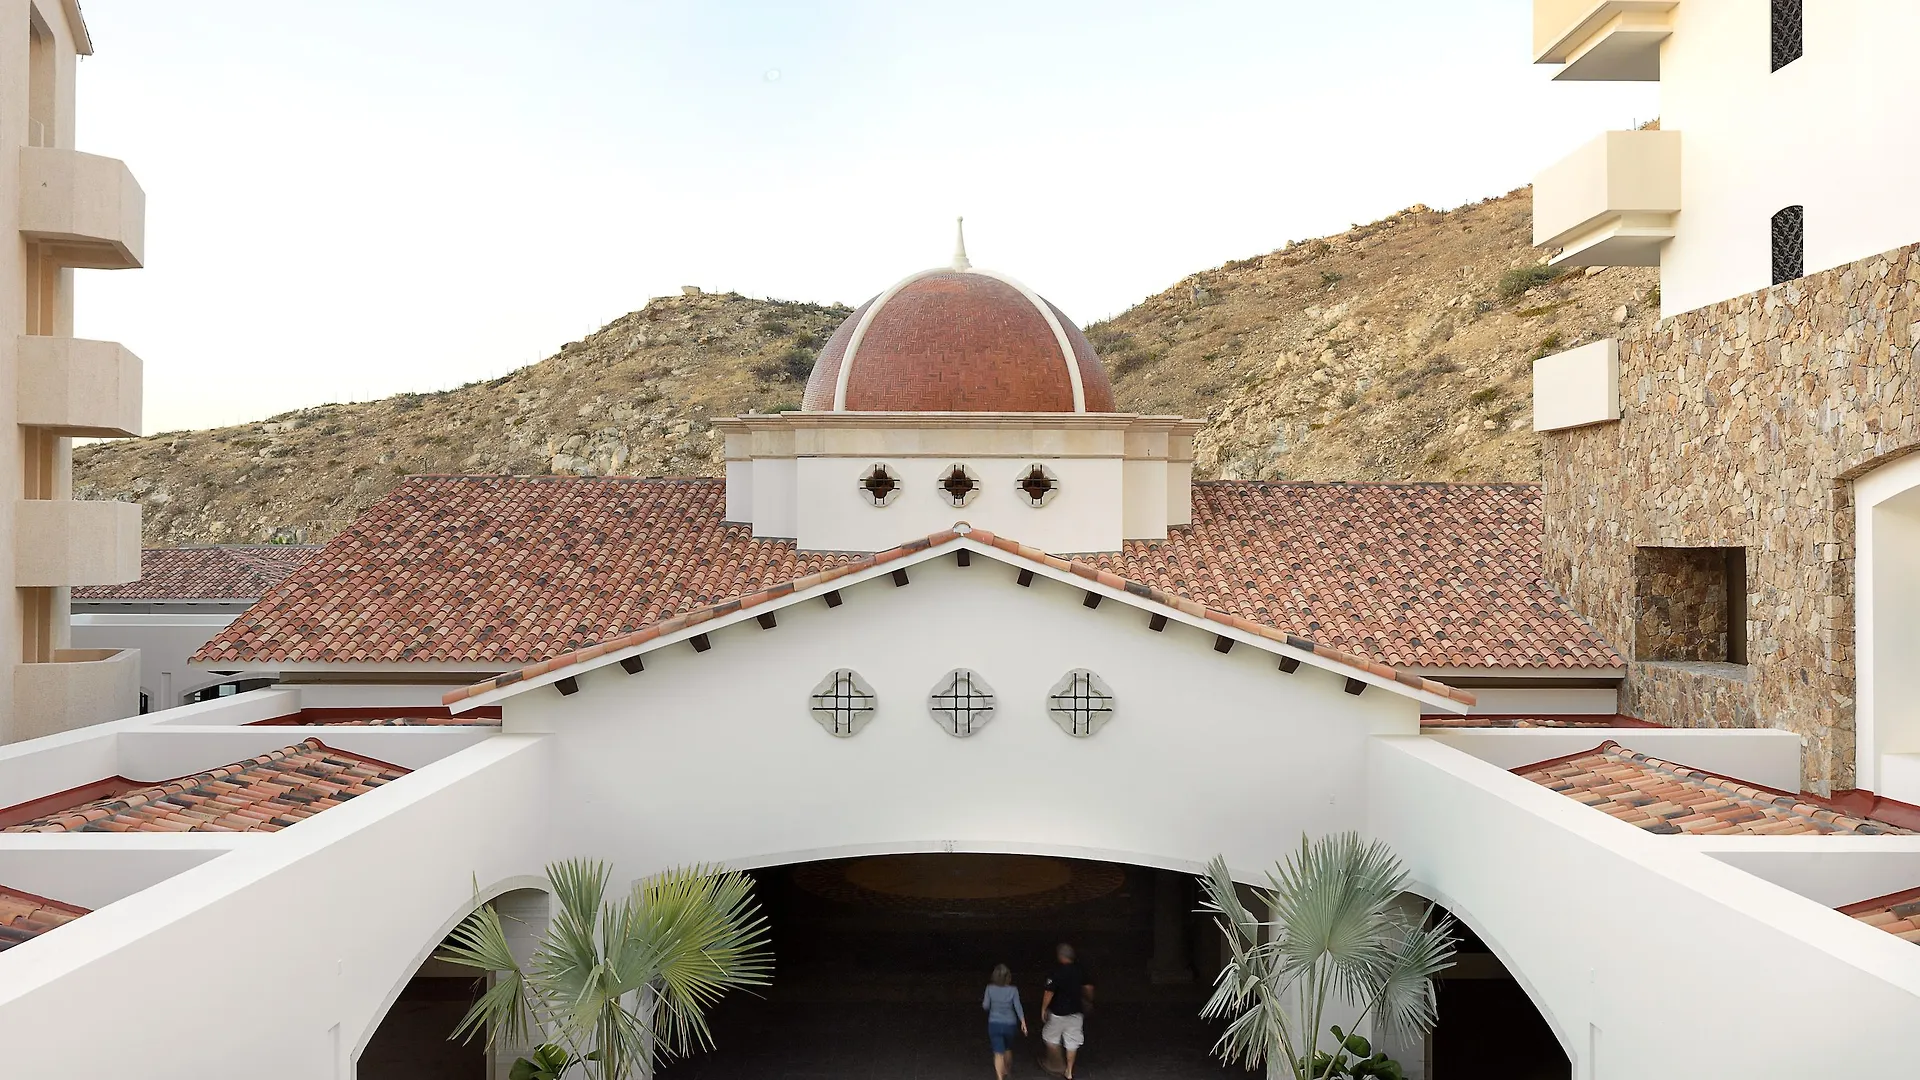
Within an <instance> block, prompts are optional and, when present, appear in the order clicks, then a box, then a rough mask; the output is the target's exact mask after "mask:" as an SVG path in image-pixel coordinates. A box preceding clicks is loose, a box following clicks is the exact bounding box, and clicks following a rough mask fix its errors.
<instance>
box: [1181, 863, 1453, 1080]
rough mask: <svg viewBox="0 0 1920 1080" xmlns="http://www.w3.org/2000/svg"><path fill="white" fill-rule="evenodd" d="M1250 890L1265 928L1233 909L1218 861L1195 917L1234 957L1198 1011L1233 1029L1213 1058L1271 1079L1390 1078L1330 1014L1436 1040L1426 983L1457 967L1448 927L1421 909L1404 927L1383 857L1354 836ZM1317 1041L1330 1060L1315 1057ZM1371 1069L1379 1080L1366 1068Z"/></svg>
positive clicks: (1395, 873) (1399, 880) (1396, 888)
mask: <svg viewBox="0 0 1920 1080" xmlns="http://www.w3.org/2000/svg"><path fill="white" fill-rule="evenodd" d="M1267 880H1268V883H1269V885H1270V888H1266V889H1258V890H1255V892H1256V893H1257V894H1258V896H1259V898H1260V901H1261V903H1263V904H1264V905H1265V907H1266V910H1267V911H1268V912H1269V913H1270V915H1271V918H1270V919H1269V920H1262V919H1260V918H1258V917H1256V916H1255V915H1254V914H1253V913H1252V912H1250V911H1248V910H1247V907H1246V905H1244V904H1242V903H1241V902H1240V894H1239V892H1238V891H1237V889H1236V888H1235V885H1234V882H1233V878H1232V877H1231V876H1229V875H1228V873H1227V864H1226V860H1225V859H1222V858H1219V857H1215V858H1214V860H1213V861H1212V862H1210V863H1208V864H1207V873H1206V876H1204V877H1202V878H1201V879H1200V885H1201V889H1202V892H1203V895H1204V903H1203V909H1204V910H1206V911H1209V912H1211V913H1213V915H1214V916H1215V919H1214V921H1215V922H1216V923H1217V924H1218V925H1219V927H1220V932H1221V933H1222V934H1223V935H1224V936H1225V938H1226V940H1227V943H1228V945H1229V946H1230V948H1231V950H1232V959H1231V960H1229V962H1228V963H1227V965H1226V967H1225V968H1224V969H1222V971H1221V972H1220V977H1219V979H1218V980H1217V981H1216V982H1215V984H1214V991H1213V995H1212V997H1211V998H1210V999H1209V1000H1208V1001H1207V1004H1206V1006H1205V1007H1204V1008H1203V1009H1202V1010H1201V1015H1202V1016H1206V1017H1210V1018H1219V1017H1227V1018H1230V1023H1228V1025H1227V1029H1226V1031H1225V1032H1224V1033H1223V1034H1222V1035H1221V1036H1220V1041H1219V1043H1218V1044H1216V1046H1215V1047H1214V1049H1215V1052H1217V1053H1218V1054H1219V1055H1220V1056H1221V1057H1222V1058H1225V1059H1226V1060H1228V1061H1232V1062H1235V1063H1238V1064H1241V1065H1245V1066H1246V1067H1248V1068H1253V1067H1255V1066H1258V1065H1260V1064H1262V1063H1263V1062H1264V1063H1265V1064H1266V1067H1267V1076H1268V1077H1270V1078H1278V1077H1285V1078H1287V1080H1322V1078H1330V1077H1336V1076H1348V1075H1395V1074H1397V1072H1398V1070H1397V1069H1392V1070H1391V1071H1388V1068H1389V1066H1390V1065H1391V1063H1390V1062H1388V1061H1387V1059H1386V1058H1385V1056H1384V1055H1373V1056H1371V1059H1370V1051H1371V1048H1370V1047H1369V1046H1367V1044H1366V1042H1365V1040H1363V1039H1361V1038H1359V1037H1358V1036H1351V1035H1347V1034H1346V1033H1344V1032H1342V1031H1341V1030H1340V1029H1339V1028H1337V1027H1332V1026H1331V1025H1329V1024H1327V1020H1328V1010H1329V1009H1330V1008H1337V1007H1340V1006H1342V1005H1345V1006H1349V1007H1354V1008H1358V1009H1359V1010H1360V1013H1359V1020H1357V1021H1356V1026H1357V1025H1358V1023H1359V1022H1360V1021H1365V1020H1369V1019H1370V1020H1372V1021H1373V1024H1374V1027H1375V1028H1376V1029H1382V1028H1384V1029H1390V1030H1395V1031H1401V1032H1406V1033H1408V1034H1410V1035H1413V1036H1416V1037H1417V1036H1420V1035H1424V1034H1425V1033H1426V1032H1428V1031H1431V1030H1432V1029H1433V1025H1434V1021H1435V1019H1436V1015H1435V1005H1434V991H1433V977H1434V975H1436V974H1438V973H1439V972H1440V971H1442V970H1443V969H1445V968H1446V967H1448V966H1449V965H1450V964H1452V962H1453V951H1454V935H1453V921H1452V919H1451V918H1444V919H1441V920H1440V921H1439V922H1438V923H1437V924H1434V925H1431V926H1430V925H1428V923H1429V922H1431V918H1430V916H1431V914H1432V909H1431V908H1429V909H1428V910H1427V911H1426V912H1425V913H1423V914H1422V915H1421V916H1420V917H1418V918H1412V917H1409V916H1408V915H1407V914H1406V913H1404V911H1403V910H1402V908H1401V907H1400V905H1399V903H1398V898H1399V896H1400V894H1401V893H1402V892H1403V891H1405V889H1406V884H1407V874H1406V871H1405V870H1403V869H1402V868H1401V866H1400V860H1399V859H1398V858H1396V857H1395V856H1394V854H1393V852H1392V851H1391V850H1390V849H1388V847H1387V846H1386V845H1385V844H1383V843H1380V842H1379V841H1377V840H1376V841H1372V842H1363V841H1362V840H1361V839H1360V836H1359V834H1357V833H1351V832H1349V833H1339V834H1336V835H1333V836H1327V837H1322V838H1320V839H1319V840H1314V841H1309V840H1307V839H1306V838H1305V837H1302V838H1301V840H1300V850H1299V852H1298V853H1297V854H1295V855H1293V856H1291V857H1289V858H1288V859H1287V860H1286V862H1284V863H1282V864H1278V865H1276V866H1275V867H1274V869H1273V870H1272V871H1270V872H1269V873H1268V875H1267ZM1322 1031H1329V1032H1330V1033H1331V1035H1332V1044H1333V1045H1332V1049H1331V1051H1323V1050H1321V1049H1320V1037H1321V1032H1322ZM1368 1059H1370V1060H1371V1065H1372V1067H1376V1068H1378V1070H1379V1071H1378V1072H1377V1073H1376V1072H1373V1071H1366V1070H1365V1069H1362V1068H1361V1066H1362V1065H1366V1064H1368Z"/></svg>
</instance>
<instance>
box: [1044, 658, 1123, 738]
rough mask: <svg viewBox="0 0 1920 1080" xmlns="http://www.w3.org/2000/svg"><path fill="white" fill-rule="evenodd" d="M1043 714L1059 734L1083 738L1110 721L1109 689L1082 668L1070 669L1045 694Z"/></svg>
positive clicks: (1111, 704) (1110, 692)
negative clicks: (1062, 732) (1057, 727)
mask: <svg viewBox="0 0 1920 1080" xmlns="http://www.w3.org/2000/svg"><path fill="white" fill-rule="evenodd" d="M1047 712H1049V713H1050V714H1052V716H1053V722H1054V723H1056V724H1059V725H1060V730H1061V731H1064V732H1066V733H1067V734H1069V735H1071V736H1073V737H1074V738H1076V739H1084V738H1086V737H1087V736H1089V735H1092V734H1093V733H1094V732H1097V731H1099V730H1100V729H1101V728H1103V727H1105V726H1106V724H1107V721H1108V720H1111V719H1113V688H1112V687H1110V686H1108V685H1107V681H1106V680H1105V679H1102V678H1101V677H1100V676H1098V675H1095V674H1094V673H1093V672H1091V671H1088V670H1087V669H1086V668H1074V669H1073V670H1072V671H1069V672H1067V673H1066V674H1065V675H1063V676H1061V677H1060V681H1059V682H1057V683H1054V684H1053V689H1052V690H1049V691H1048V692H1047Z"/></svg>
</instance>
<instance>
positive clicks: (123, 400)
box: [17, 335, 140, 439]
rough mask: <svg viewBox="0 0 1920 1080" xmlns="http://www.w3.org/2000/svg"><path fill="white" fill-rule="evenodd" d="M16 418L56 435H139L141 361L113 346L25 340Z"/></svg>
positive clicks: (62, 339) (27, 337) (22, 340)
mask: <svg viewBox="0 0 1920 1080" xmlns="http://www.w3.org/2000/svg"><path fill="white" fill-rule="evenodd" d="M19 343H20V364H19V371H18V379H17V381H18V384H19V386H18V389H19V404H18V411H17V418H18V420H19V422H20V423H21V424H22V425H24V426H26V427H36V428H46V429H48V430H50V431H52V432H53V433H54V434H56V435H68V436H77V437H86V438H104V439H112V438H124V437H127V436H133V435H138V434H140V358H139V357H137V356H135V355H133V354H132V353H130V352H128V351H127V350H126V349H125V348H124V347H123V346H121V345H119V344H117V343H115V342H111V341H86V340H83V339H80V338H66V337H38V336H32V335H23V336H21V338H20V339H19Z"/></svg>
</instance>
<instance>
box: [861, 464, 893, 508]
mask: <svg viewBox="0 0 1920 1080" xmlns="http://www.w3.org/2000/svg"><path fill="white" fill-rule="evenodd" d="M860 494H861V496H862V497H863V498H865V499H866V500H867V502H869V503H871V504H872V505H874V506H886V505H887V504H888V503H891V502H892V501H893V500H894V499H896V498H898V497H899V495H900V478H899V477H898V476H895V475H894V473H893V470H892V469H889V468H887V467H886V466H885V465H873V466H869V467H868V469H867V471H866V472H864V473H862V474H860Z"/></svg>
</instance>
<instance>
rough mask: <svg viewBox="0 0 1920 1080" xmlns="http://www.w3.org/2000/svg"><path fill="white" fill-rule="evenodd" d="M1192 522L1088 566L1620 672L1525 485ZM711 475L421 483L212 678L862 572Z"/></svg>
mask: <svg viewBox="0 0 1920 1080" xmlns="http://www.w3.org/2000/svg"><path fill="white" fill-rule="evenodd" d="M1193 490H1194V496H1193V517H1194V523H1193V525H1192V527H1191V528H1181V529H1177V530H1175V533H1174V535H1173V536H1172V537H1170V538H1168V539H1166V540H1159V541H1128V542H1127V544H1126V546H1125V549H1124V550H1123V551H1121V552H1119V553H1110V554H1096V555H1086V556H1082V557H1081V558H1083V559H1084V561H1085V562H1086V563H1087V564H1088V565H1090V566H1092V567H1095V568H1097V569H1098V570H1101V571H1104V572H1106V573H1110V574H1114V575H1116V576H1118V577H1121V578H1125V579H1127V580H1131V581H1136V582H1140V583H1142V584H1145V585H1149V586H1152V587H1154V588H1156V589H1158V590H1160V591H1162V592H1164V593H1166V594H1169V595H1173V596H1179V597H1184V598H1186V599H1189V600H1192V601H1196V602H1198V603H1201V604H1204V605H1206V606H1207V607H1209V608H1213V609H1215V610H1217V611H1222V612H1226V613H1228V614H1232V615H1235V616H1238V617H1240V618H1243V619H1246V620H1248V621H1249V622H1251V623H1255V624H1259V625H1262V626H1265V627H1268V628H1270V629H1273V630H1277V631H1280V632H1282V633H1291V634H1295V635H1297V636H1299V637H1302V638H1307V639H1310V640H1312V641H1315V642H1318V643H1319V644H1321V645H1324V646H1327V647H1328V648H1332V649H1337V650H1340V651H1343V652H1347V653H1351V654H1353V655H1356V656H1367V657H1372V658H1375V659H1377V660H1379V661H1381V662H1384V663H1387V664H1391V665H1394V666H1397V667H1420V666H1430V667H1536V668H1587V669H1591V668H1607V669H1612V668H1617V667H1618V666H1619V664H1620V660H1619V658H1618V657H1617V656H1616V655H1615V654H1614V653H1613V651H1612V650H1611V649H1609V648H1608V647H1607V646H1606V645H1605V644H1604V643H1603V642H1601V641H1600V639H1599V638H1597V637H1596V636H1594V634H1593V632H1592V631H1591V630H1589V629H1588V628H1587V626H1586V624H1584V623H1583V622H1581V621H1580V620H1579V618H1577V617H1576V616H1575V615H1574V614H1573V613H1572V612H1571V611H1570V610H1569V609H1568V608H1567V606H1566V605H1565V604H1564V603H1562V602H1561V601H1560V600H1559V599H1558V598H1557V597H1556V596H1554V594H1553V593H1552V591H1551V590H1550V589H1548V588H1547V586H1546V584H1545V582H1544V581H1542V580H1541V578H1540V573H1539V566H1540V535H1541V526H1540V495H1539V491H1538V489H1536V488H1534V487H1532V486H1529V485H1518V484H1494V485H1471V486H1460V485H1445V484H1406V485H1360V484H1277V483H1264V482H1260V483H1256V482H1237V481H1235V482H1225V481H1222V482H1214V483H1202V484H1196V485H1194V489H1193ZM725 500H726V494H725V486H724V483H723V482H722V481H719V480H704V479H702V480H636V479H625V478H606V477H594V478H586V477H507V476H485V477H448V476H437V477H413V478H410V479H408V480H407V481H405V482H403V483H402V484H401V485H400V486H399V487H398V488H396V489H395V490H394V491H393V492H392V493H391V494H389V495H388V496H387V497H386V498H384V499H382V500H381V501H380V502H378V503H376V504H375V505H374V506H372V507H371V508H369V509H368V510H367V512H366V513H365V514H362V515H361V516H360V518H359V519H357V520H356V521H355V522H354V523H353V524H352V525H351V526H349V527H348V528H347V529H346V530H345V531H344V532H342V533H341V534H340V535H339V536H337V537H335V538H334V540H333V541H332V542H331V543H329V544H328V545H327V546H326V548H325V549H323V550H322V551H321V553H320V554H319V555H318V556H316V557H314V558H313V559H312V560H311V561H309V562H308V563H307V564H306V565H304V566H303V567H301V568H300V569H299V570H298V571H296V572H295V573H293V574H291V575H289V576H288V578H287V579H286V580H285V581H283V582H281V583H280V585H279V586H278V587H277V588H275V589H274V590H273V591H271V592H270V593H268V595H267V596H266V597H264V598H263V599H262V600H261V601H260V603H258V604H256V605H254V607H253V608H252V609H250V610H249V611H247V612H246V613H245V614H243V615H241V617H240V618H238V619H236V620H234V622H233V623H232V624H231V625H229V626H228V627H227V628H226V629H224V630H222V631H221V632H220V634H219V635H218V636H216V637H215V638H214V639H213V640H212V641H211V642H209V643H208V644H207V645H206V646H205V647H204V648H203V649H201V651H200V653H199V655H198V656H196V657H195V659H197V660H200V661H205V662H209V663H221V662H233V663H283V664H286V663H291V664H299V663H443V664H462V665H469V666H474V665H498V666H500V667H510V666H516V665H522V664H528V663H532V662H535V661H539V660H544V659H547V658H549V657H553V656H558V655H560V654H562V653H565V652H568V651H571V650H575V649H581V648H585V647H587V646H589V645H592V644H594V643H595V642H599V641H605V640H607V639H609V638H613V637H617V636H619V635H620V634H624V633H629V632H632V631H635V630H639V629H642V628H644V627H648V626H651V625H653V624H654V623H657V622H659V621H660V620H662V619H665V618H669V617H671V616H675V615H679V614H683V613H687V612H692V611H697V610H699V609H701V608H705V607H709V606H711V605H714V604H719V603H722V602H724V601H727V600H730V599H732V598H735V597H740V596H745V595H748V594H750V593H753V592H756V591H758V590H762V589H768V588H771V587H773V586H775V585H778V584H780V583H782V582H788V581H792V580H794V579H796V578H802V577H806V576H807V575H809V574H815V573H818V572H820V571H822V570H825V569H827V568H828V567H832V566H838V565H844V564H847V563H851V562H855V561H857V560H859V559H860V558H861V556H859V555H855V554H848V553H844V552H840V553H834V552H801V551H797V550H796V549H795V547H794V544H793V542H792V541H790V540H757V539H754V537H753V535H752V530H751V529H750V528H749V527H748V526H746V525H740V524H728V523H726V522H724V521H722V520H721V518H722V514H723V511H724V507H725Z"/></svg>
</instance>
